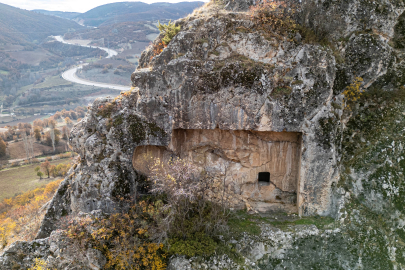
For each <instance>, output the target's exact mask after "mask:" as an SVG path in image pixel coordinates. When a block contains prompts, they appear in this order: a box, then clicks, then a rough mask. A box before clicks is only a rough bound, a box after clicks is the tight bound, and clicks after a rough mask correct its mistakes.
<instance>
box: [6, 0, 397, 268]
mask: <svg viewBox="0 0 405 270" xmlns="http://www.w3.org/2000/svg"><path fill="white" fill-rule="evenodd" d="M252 4H254V1H242V0H234V1H223V3H222V6H218V5H215V4H213V3H211V7H210V6H208V7H204V8H202V9H201V10H199V11H196V12H194V13H193V14H192V15H190V16H188V17H187V18H184V19H181V20H178V21H176V25H178V26H181V29H182V30H181V31H180V32H179V33H178V34H177V35H176V36H174V37H173V39H172V40H171V41H170V43H169V44H168V46H167V47H166V48H164V49H163V51H162V52H160V53H159V54H156V52H155V51H154V50H153V45H152V46H151V47H150V48H149V49H147V50H146V51H144V52H143V53H142V57H141V59H140V61H139V63H140V64H139V67H138V68H137V70H136V71H135V72H134V73H133V74H132V76H131V79H132V82H133V86H134V87H135V88H134V89H133V90H132V91H130V92H127V93H122V94H121V95H120V96H119V97H117V98H115V99H112V98H106V99H98V100H96V101H95V102H94V103H93V104H92V105H91V106H90V108H89V111H88V113H87V115H86V117H85V118H84V119H83V120H82V121H81V122H80V123H78V124H77V125H76V126H75V127H74V129H73V130H72V133H71V135H70V139H69V140H70V141H69V142H70V145H71V146H72V147H73V148H74V150H75V151H76V152H77V153H79V156H80V159H79V161H78V163H77V165H76V166H74V167H73V168H72V169H71V171H70V172H69V176H68V177H67V178H66V179H65V180H64V182H63V183H62V184H61V187H60V188H59V191H58V192H57V193H56V194H55V196H54V198H53V200H52V202H51V203H50V205H49V207H48V211H47V214H46V216H45V218H44V220H43V223H42V227H41V230H40V232H39V234H38V238H45V237H48V236H49V235H51V232H52V231H54V230H55V229H56V228H57V222H58V220H59V218H60V217H61V216H64V215H67V214H69V215H70V214H73V215H77V214H78V213H80V212H84V213H91V212H92V211H94V210H100V211H101V212H103V213H107V214H108V213H114V212H122V211H125V209H127V207H128V204H126V203H123V200H121V198H126V199H136V197H137V193H138V192H140V191H141V189H142V188H141V184H140V183H141V182H142V181H144V179H145V175H143V171H142V168H141V167H137V166H138V165H137V164H138V162H137V159H138V158H139V157H140V156H141V154H143V153H145V152H149V153H153V154H155V155H156V156H159V157H162V158H164V157H165V158H167V159H170V158H172V157H174V156H180V157H182V158H186V159H188V160H189V161H191V162H193V163H194V164H196V165H197V166H199V167H200V168H209V169H210V170H211V171H213V172H215V173H217V175H218V176H220V177H223V178H224V179H225V180H226V181H228V182H229V183H232V184H233V190H234V191H235V193H237V194H238V195H239V196H240V197H239V199H240V200H239V201H237V202H235V205H234V206H235V207H243V206H244V203H246V202H248V203H249V205H250V206H251V205H253V206H254V207H256V209H255V210H258V211H260V210H263V211H264V212H266V210H272V211H273V210H274V205H276V206H277V205H278V206H280V208H279V209H282V210H283V211H287V212H289V214H291V213H295V214H299V215H300V216H316V217H317V216H330V217H333V218H334V219H335V221H334V222H332V223H330V224H329V225H328V226H325V227H322V226H318V225H316V222H314V223H315V224H312V225H309V224H304V225H302V224H295V223H294V222H291V223H288V224H287V225H286V226H278V225H279V224H278V223H274V222H266V221H260V222H258V223H259V225H260V228H261V233H260V235H259V236H257V235H256V236H253V235H250V234H248V233H245V234H244V235H243V237H241V238H238V239H233V240H229V241H228V242H227V243H226V244H228V245H230V246H232V247H233V248H234V249H235V250H237V251H238V252H239V253H240V254H242V255H241V256H242V257H243V261H244V263H240V262H236V261H235V260H234V259H232V258H230V257H229V256H227V255H223V256H222V255H221V256H219V255H218V256H212V257H210V258H205V259H201V258H191V259H187V258H184V257H176V258H172V260H171V263H170V264H169V269H179V268H184V269H227V268H228V269H229V268H232V269H238V268H240V269H242V268H241V267H242V266H243V267H246V268H248V269H303V268H305V269H311V268H313V269H357V268H358V269H385V268H387V269H402V268H404V267H405V246H404V242H405V234H404V226H405V225H404V224H405V223H404V220H405V218H404V214H405V213H404V208H403V204H404V200H403V198H404V196H405V193H404V179H403V177H404V176H403V169H404V161H403V160H404V151H403V146H404V145H405V142H404V141H403V136H402V132H403V129H404V128H405V122H404V109H405V108H404V97H405V94H404V91H405V88H404V86H403V85H404V84H405V79H404V78H405V77H404V76H403V73H404V70H405V68H404V58H403V55H402V51H400V49H401V48H402V47H401V46H402V45H401V44H403V33H402V32H401V31H402V30H403V26H402V25H403V15H401V14H403V11H404V4H403V2H401V1H388V0H384V1H382V0H381V1H374V2H370V1H357V0H351V1H346V2H342V1H338V2H330V1H326V2H323V4H322V5H320V6H319V7H318V8H319V9H320V10H321V11H322V12H325V13H326V14H330V13H331V12H336V13H339V16H341V17H342V18H343V21H344V22H345V24H344V27H343V29H342V30H341V31H340V32H339V33H337V32H336V33H333V35H334V37H335V38H336V39H335V40H334V42H335V44H333V46H329V47H328V46H323V45H321V44H317V43H305V42H304V41H305V40H304V39H301V38H299V37H297V36H288V35H286V36H280V35H278V34H275V33H265V32H264V31H263V29H262V28H260V27H258V26H257V25H255V23H254V22H253V21H252V18H251V17H250V16H248V15H247V14H246V11H247V10H248V7H249V6H250V5H252ZM337 7H339V8H337ZM339 35H340V36H339ZM158 38H159V37H158ZM160 38H161V37H160ZM155 42H156V41H155ZM338 57H339V59H337V58H338ZM356 77H362V78H363V84H362V90H363V94H362V96H361V98H360V99H359V101H358V102H356V103H354V104H352V105H353V106H350V109H348V108H347V107H346V106H345V104H344V100H345V99H344V94H343V92H344V90H345V89H346V87H347V86H348V85H350V83H352V82H353V80H354V79H355V78H356ZM251 136H252V137H251ZM294 136H295V137H294ZM293 137H294V138H293ZM292 138H293V139H292ZM269 145H272V146H271V147H273V146H274V147H273V148H272V149H277V151H276V150H270V148H271V147H270V146H269ZM267 149H269V150H267ZM288 158H290V159H291V161H288V162H287V161H286V160H287V159H288ZM266 161H267V162H266ZM270 161H271V162H270ZM224 168H232V170H229V171H227V170H226V169H224ZM260 172H269V173H270V180H269V184H268V185H267V184H265V185H264V184H263V183H258V182H259V181H258V178H257V177H258V173H260ZM272 175H273V176H272ZM272 177H273V178H272ZM272 179H273V180H274V181H273V180H272ZM138 184H139V185H138ZM267 192H269V193H267ZM271 192H276V193H271ZM255 194H256V195H255ZM257 194H259V195H257ZM273 195H274V196H273ZM277 196H278V198H277ZM294 198H295V200H294ZM277 200H279V201H277ZM254 203H256V204H254ZM277 203H278V204H277ZM270 204H272V205H271V207H270V206H269V205H270ZM277 224H278V225H277ZM52 234H53V235H54V234H55V232H53V233H52ZM47 239H48V238H47ZM36 241H37V242H38V243H39V244H40V245H42V246H46V245H49V244H46V243H45V242H46V241H49V240H36ZM41 241H42V242H41ZM44 241H45V242H44ZM37 242H35V243H37ZM47 243H48V242H47ZM18 245H28V243H25V244H21V243H20V244H18ZM13 248H14V249H15V247H11V248H10V249H9V250H11V253H10V252H9V253H7V251H6V253H4V255H3V256H2V257H0V260H1V259H2V262H3V265H7V266H8V265H11V264H10V263H11V259H10V258H12V257H10V256H11V255H7V254H13V253H12V252H13V250H14V249H13ZM21 249H22V250H25V249H26V248H25V247H21ZM45 249H46V248H45ZM35 250H36V249H32V250H28V251H27V254H30V255H29V258H28V259H27V261H29V260H32V258H33V257H35V256H34V255H33V254H37V253H38V252H39V254H45V253H46V252H49V251H43V250H41V251H35ZM35 252H37V253H35ZM13 256H14V255H13ZM43 256H45V255H43ZM46 256H48V253H46ZM13 258H14V257H13ZM13 260H14V259H13ZM80 260H81V262H80V263H87V261H89V260H90V259H88V258H87V259H85V258H81V259H80ZM86 260H87V261H86Z"/></svg>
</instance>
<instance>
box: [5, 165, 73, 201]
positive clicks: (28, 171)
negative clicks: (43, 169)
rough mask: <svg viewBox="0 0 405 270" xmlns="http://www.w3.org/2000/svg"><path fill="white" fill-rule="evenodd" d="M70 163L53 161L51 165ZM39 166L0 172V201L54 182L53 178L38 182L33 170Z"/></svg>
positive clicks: (27, 166) (26, 166)
mask: <svg viewBox="0 0 405 270" xmlns="http://www.w3.org/2000/svg"><path fill="white" fill-rule="evenodd" d="M69 162H72V160H71V159H63V160H55V161H52V162H51V164H52V165H57V164H60V163H64V164H66V163H69ZM38 165H39V164H32V165H25V166H21V167H15V168H9V169H4V170H1V171H0V200H3V199H5V198H10V197H12V196H14V195H15V194H18V193H21V192H26V191H28V190H33V189H35V188H37V187H39V186H41V185H43V184H46V183H49V182H51V181H54V180H55V179H54V178H43V179H42V180H39V178H38V176H37V175H36V173H35V171H34V169H35V167H37V166H38Z"/></svg>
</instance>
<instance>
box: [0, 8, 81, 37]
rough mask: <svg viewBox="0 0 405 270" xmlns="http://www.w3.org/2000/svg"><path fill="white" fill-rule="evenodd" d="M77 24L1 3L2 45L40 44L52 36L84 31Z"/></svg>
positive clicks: (0, 32) (0, 33)
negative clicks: (79, 30)
mask: <svg viewBox="0 0 405 270" xmlns="http://www.w3.org/2000/svg"><path fill="white" fill-rule="evenodd" d="M82 28H83V26H80V25H79V24H77V23H76V22H73V21H70V20H66V19H62V18H58V17H55V16H48V15H44V14H40V13H37V12H32V11H28V10H23V9H19V8H15V7H12V6H9V5H5V4H1V3H0V43H3V44H4V43H11V44H26V43H28V42H36V43H40V42H41V41H42V40H44V39H45V38H46V37H48V36H50V35H63V34H65V33H66V32H69V31H76V30H78V29H82Z"/></svg>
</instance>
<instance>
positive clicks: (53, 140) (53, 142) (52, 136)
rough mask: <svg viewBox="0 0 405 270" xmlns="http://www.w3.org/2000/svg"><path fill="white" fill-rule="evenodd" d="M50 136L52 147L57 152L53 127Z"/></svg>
mask: <svg viewBox="0 0 405 270" xmlns="http://www.w3.org/2000/svg"><path fill="white" fill-rule="evenodd" d="M49 134H50V135H51V140H52V147H53V151H54V152H55V129H54V128H53V127H51V130H50V131H49Z"/></svg>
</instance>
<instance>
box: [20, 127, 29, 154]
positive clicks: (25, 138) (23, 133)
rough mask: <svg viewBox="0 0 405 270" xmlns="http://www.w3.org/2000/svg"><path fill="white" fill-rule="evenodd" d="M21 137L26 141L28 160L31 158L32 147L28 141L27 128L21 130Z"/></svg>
mask: <svg viewBox="0 0 405 270" xmlns="http://www.w3.org/2000/svg"><path fill="white" fill-rule="evenodd" d="M21 137H22V140H23V142H24V149H25V153H26V154H27V160H30V147H29V143H28V138H27V133H26V132H25V130H24V131H23V132H21Z"/></svg>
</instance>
